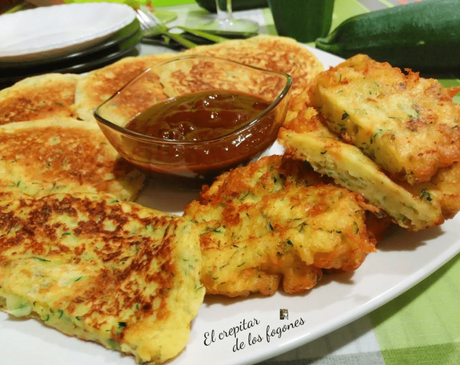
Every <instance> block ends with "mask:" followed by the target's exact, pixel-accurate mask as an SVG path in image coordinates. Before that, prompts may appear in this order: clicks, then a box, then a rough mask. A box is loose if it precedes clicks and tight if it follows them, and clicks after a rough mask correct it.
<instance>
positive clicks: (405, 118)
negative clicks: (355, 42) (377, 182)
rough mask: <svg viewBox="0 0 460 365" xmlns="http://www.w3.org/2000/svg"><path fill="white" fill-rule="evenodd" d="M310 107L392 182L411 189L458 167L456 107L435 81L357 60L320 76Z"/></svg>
mask: <svg viewBox="0 0 460 365" xmlns="http://www.w3.org/2000/svg"><path fill="white" fill-rule="evenodd" d="M311 102H312V104H313V106H315V107H317V108H318V109H319V110H320V112H321V114H323V115H324V116H325V117H326V118H327V124H328V126H329V128H331V130H333V131H335V132H337V133H340V134H341V136H342V138H344V140H346V141H347V142H350V143H353V144H354V145H356V146H357V147H359V148H360V149H362V150H363V151H364V153H365V154H366V155H367V156H368V157H369V158H371V159H372V160H373V161H374V162H376V163H377V164H378V165H379V166H380V167H381V168H382V169H383V170H384V171H385V172H386V173H387V174H388V175H389V176H390V177H391V178H392V179H393V180H401V181H407V182H408V183H409V184H411V185H415V184H418V183H420V182H425V181H429V180H430V179H431V178H432V177H433V176H434V175H435V174H436V172H437V171H438V169H439V168H443V167H447V166H450V165H451V164H452V163H453V162H455V161H460V105H458V104H455V103H454V102H453V101H452V95H451V93H450V92H449V90H448V89H445V88H444V87H443V86H442V85H441V84H440V83H439V82H438V81H437V80H435V79H425V78H422V77H420V76H419V74H418V73H414V72H411V71H407V74H405V73H403V72H402V71H401V70H400V69H399V68H394V67H391V66H390V65H389V64H388V63H380V62H376V61H374V60H372V59H370V58H369V57H367V56H365V55H357V56H354V57H351V58H350V59H348V60H346V61H345V62H343V63H341V64H339V65H338V66H337V67H334V68H331V69H330V70H328V71H325V72H322V73H321V74H320V75H319V76H318V78H317V82H316V83H315V86H314V87H313V88H312V97H311Z"/></svg>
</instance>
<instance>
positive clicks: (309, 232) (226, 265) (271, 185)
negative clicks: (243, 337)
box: [184, 156, 375, 297]
mask: <svg viewBox="0 0 460 365" xmlns="http://www.w3.org/2000/svg"><path fill="white" fill-rule="evenodd" d="M327 181H328V179H323V178H321V177H320V175H319V174H317V173H315V172H314V171H313V170H312V169H310V168H308V167H307V166H306V165H305V164H304V163H303V162H299V161H295V160H292V159H289V158H287V157H282V156H269V157H264V158H262V159H260V160H259V161H257V162H255V163H251V164H249V165H248V166H246V167H240V168H237V169H234V170H232V171H230V172H227V173H224V174H222V175H221V176H219V177H218V178H217V180H216V181H215V182H214V183H213V184H212V185H211V186H210V187H205V188H204V189H203V191H202V192H201V194H200V198H199V200H195V201H193V202H191V203H190V204H188V205H187V206H186V208H185V211H184V216H185V217H186V218H188V219H190V220H192V221H193V222H196V223H197V225H198V228H199V232H200V245H201V252H202V257H203V267H202V271H201V280H202V282H203V284H204V285H205V287H206V291H207V293H209V294H222V295H227V296H231V297H235V296H246V295H249V294H250V293H254V292H260V293H262V294H265V295H271V294H273V293H275V292H276V290H277V289H278V286H279V284H280V282H281V281H282V285H283V289H284V291H285V292H287V293H299V292H302V291H305V290H308V289H311V288H312V287H314V286H315V285H316V282H317V281H318V280H319V279H320V278H321V276H322V269H330V268H334V269H340V270H355V269H357V268H358V267H359V266H360V265H361V263H362V262H363V260H364V258H365V257H366V255H367V254H368V253H370V252H373V251H374V250H375V247H374V244H375V240H374V239H373V238H372V237H371V235H370V234H369V232H368V231H367V228H366V225H365V220H366V212H365V210H364V209H363V207H362V205H361V204H362V203H364V202H363V199H362V197H361V195H360V194H355V193H351V192H350V191H348V190H346V189H344V188H341V187H337V186H336V185H334V184H332V183H327Z"/></svg>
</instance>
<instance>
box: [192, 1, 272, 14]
mask: <svg viewBox="0 0 460 365" xmlns="http://www.w3.org/2000/svg"><path fill="white" fill-rule="evenodd" d="M196 3H197V4H198V5H199V6H200V7H202V8H203V9H206V10H207V11H209V12H211V13H215V12H216V11H217V9H216V0H196ZM256 8H268V0H233V1H232V10H234V11H238V10H249V9H256Z"/></svg>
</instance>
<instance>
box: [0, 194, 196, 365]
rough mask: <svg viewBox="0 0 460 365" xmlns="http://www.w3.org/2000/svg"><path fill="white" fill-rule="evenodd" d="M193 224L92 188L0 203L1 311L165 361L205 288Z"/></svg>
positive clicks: (185, 332)
mask: <svg viewBox="0 0 460 365" xmlns="http://www.w3.org/2000/svg"><path fill="white" fill-rule="evenodd" d="M200 260H201V259H200V247H199V243H198V234H197V231H196V227H194V225H193V224H191V223H190V221H188V220H186V219H183V218H182V217H178V216H173V215H170V214H166V213H162V212H159V211H156V210H153V209H149V208H146V207H142V206H140V205H138V204H135V203H129V202H118V200H114V199H113V197H109V196H103V195H97V194H94V195H93V194H89V195H87V194H73V195H70V194H54V195H51V196H47V197H43V198H40V199H34V198H24V199H14V200H9V201H8V200H5V201H1V202H0V310H2V311H6V312H8V313H10V314H11V315H13V316H16V317H33V318H37V319H40V320H41V321H43V322H44V323H45V324H46V325H48V326H50V327H53V328H56V329H58V330H59V331H61V332H63V333H65V334H68V335H71V336H76V337H78V338H81V339H84V340H88V341H95V342H98V343H100V344H102V345H103V346H105V347H108V348H110V349H114V350H118V351H121V352H124V353H127V354H132V355H134V356H135V357H136V360H137V361H138V362H140V363H141V362H142V363H144V362H149V363H150V362H154V363H162V362H165V361H166V360H168V359H171V358H173V357H175V356H176V355H177V354H178V353H180V352H181V351H182V350H183V348H184V347H185V346H186V344H187V342H188V339H189V334H190V322H191V321H192V320H193V319H194V318H195V316H196V314H197V313H198V309H199V307H200V305H201V303H202V301H203V297H204V294H205V291H204V288H203V287H202V285H201V283H200V280H199V279H200V275H199V272H200V267H201V262H200Z"/></svg>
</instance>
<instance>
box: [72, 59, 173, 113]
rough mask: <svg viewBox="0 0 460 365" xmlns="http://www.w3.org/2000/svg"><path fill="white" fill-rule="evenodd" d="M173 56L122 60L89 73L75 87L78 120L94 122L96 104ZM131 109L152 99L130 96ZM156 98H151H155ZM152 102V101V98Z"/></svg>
mask: <svg viewBox="0 0 460 365" xmlns="http://www.w3.org/2000/svg"><path fill="white" fill-rule="evenodd" d="M174 56H177V55H176V54H174V53H164V54H159V55H147V56H139V57H125V58H123V59H121V60H119V61H117V62H115V63H113V64H111V65H108V66H105V67H102V68H99V69H97V70H94V71H91V72H89V73H88V74H87V75H86V76H85V77H84V78H83V79H82V80H80V82H79V83H78V84H77V88H76V92H75V109H76V112H77V115H78V117H79V118H81V119H82V120H85V121H93V122H95V121H96V120H95V118H94V117H93V110H94V108H96V107H97V106H98V105H99V104H101V103H102V102H104V101H105V100H107V99H108V98H110V97H111V96H112V95H113V94H115V93H116V92H117V91H118V90H120V89H121V88H122V87H123V86H125V85H126V84H127V83H128V82H129V81H131V80H132V79H133V78H135V77H136V76H138V75H139V74H140V73H142V72H143V71H145V70H146V69H148V68H149V67H152V66H153V65H155V64H157V63H160V62H163V61H166V60H168V59H170V58H172V57H174ZM130 97H131V99H132V100H131V103H132V108H138V109H139V107H140V106H141V107H142V106H145V104H147V103H149V102H150V103H151V100H152V96H151V95H150V94H148V93H145V92H144V93H140V94H136V95H130ZM155 97H156V95H153V98H155ZM153 100H155V99H153Z"/></svg>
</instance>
